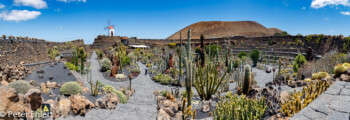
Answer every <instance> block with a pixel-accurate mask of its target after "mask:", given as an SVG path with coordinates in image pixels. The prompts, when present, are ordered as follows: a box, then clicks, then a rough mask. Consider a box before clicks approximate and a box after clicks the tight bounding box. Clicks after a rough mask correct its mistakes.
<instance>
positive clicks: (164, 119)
mask: <svg viewBox="0 0 350 120" xmlns="http://www.w3.org/2000/svg"><path fill="white" fill-rule="evenodd" d="M157 120H170V116H169V115H168V113H166V112H165V111H164V110H163V109H162V108H160V109H159V111H158V115H157Z"/></svg>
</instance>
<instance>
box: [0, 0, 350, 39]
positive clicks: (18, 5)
mask: <svg viewBox="0 0 350 120" xmlns="http://www.w3.org/2000/svg"><path fill="white" fill-rule="evenodd" d="M107 20H111V22H112V24H114V25H115V30H116V34H117V35H121V36H128V37H130V36H137V37H139V38H166V37H168V36H170V35H171V34H173V33H175V32H177V31H178V30H180V29H182V28H184V27H186V26H188V25H190V24H192V23H195V22H199V21H245V20H250V21H257V22H259V23H261V24H262V25H264V26H266V27H268V28H271V27H276V28H279V29H281V30H284V31H287V32H288V33H290V34H293V35H295V34H298V33H301V34H303V35H307V34H321V33H322V34H330V35H338V34H343V35H345V36H348V35H350V33H349V31H350V1H349V0H0V35H2V34H6V35H15V36H29V37H35V38H41V39H45V40H48V41H68V40H74V39H84V40H85V43H88V44H91V43H92V42H93V40H94V38H95V37H96V36H97V35H100V34H101V35H103V34H107V31H106V30H104V29H103V28H104V27H105V26H106V25H107Z"/></svg>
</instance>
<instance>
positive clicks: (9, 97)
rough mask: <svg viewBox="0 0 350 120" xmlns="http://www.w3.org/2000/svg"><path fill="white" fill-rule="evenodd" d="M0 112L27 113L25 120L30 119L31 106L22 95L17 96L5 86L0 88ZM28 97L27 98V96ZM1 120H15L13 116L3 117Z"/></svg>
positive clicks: (28, 100)
mask: <svg viewBox="0 0 350 120" xmlns="http://www.w3.org/2000/svg"><path fill="white" fill-rule="evenodd" d="M0 95H1V97H0V111H3V112H5V113H9V112H10V111H11V112H13V113H17V112H21V113H24V112H25V113H28V116H29V117H28V118H27V119H32V117H31V111H32V110H31V105H30V99H28V98H26V97H24V96H23V95H21V96H19V95H18V94H17V92H16V90H15V89H13V88H8V87H7V86H0ZM27 97H28V96H27ZM3 119H5V120H7V119H17V118H14V117H13V116H7V115H6V116H5V117H3Z"/></svg>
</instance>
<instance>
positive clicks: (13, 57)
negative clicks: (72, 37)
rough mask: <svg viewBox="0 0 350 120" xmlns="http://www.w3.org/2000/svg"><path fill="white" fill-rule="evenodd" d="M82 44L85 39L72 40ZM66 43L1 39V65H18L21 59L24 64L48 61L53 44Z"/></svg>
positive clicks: (61, 43) (60, 43)
mask: <svg viewBox="0 0 350 120" xmlns="http://www.w3.org/2000/svg"><path fill="white" fill-rule="evenodd" d="M72 43H74V44H76V45H78V46H80V45H84V41H83V40H76V41H72ZM61 45H64V43H63V42H47V41H42V40H8V39H6V40H4V39H0V65H1V66H6V65H9V66H10V65H17V64H19V63H20V62H21V61H23V62H24V64H30V63H38V62H46V61H49V59H48V50H49V49H50V48H53V46H61Z"/></svg>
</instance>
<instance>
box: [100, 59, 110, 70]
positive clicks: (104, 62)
mask: <svg viewBox="0 0 350 120" xmlns="http://www.w3.org/2000/svg"><path fill="white" fill-rule="evenodd" d="M100 65H101V71H102V72H105V71H107V70H111V68H112V62H111V60H109V59H108V58H103V59H102V60H101V61H100Z"/></svg>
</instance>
